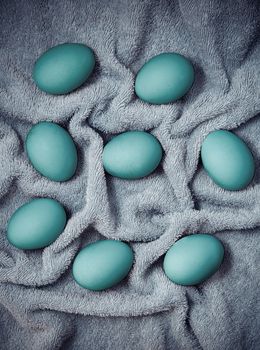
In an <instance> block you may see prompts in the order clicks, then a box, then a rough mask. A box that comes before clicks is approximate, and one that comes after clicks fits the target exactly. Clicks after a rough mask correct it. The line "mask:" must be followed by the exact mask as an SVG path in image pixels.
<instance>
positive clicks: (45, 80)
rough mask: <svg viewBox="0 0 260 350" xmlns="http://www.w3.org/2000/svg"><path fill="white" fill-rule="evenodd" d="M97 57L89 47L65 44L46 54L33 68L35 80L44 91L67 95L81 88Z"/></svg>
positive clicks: (53, 48)
mask: <svg viewBox="0 0 260 350" xmlns="http://www.w3.org/2000/svg"><path fill="white" fill-rule="evenodd" d="M94 66H95V56H94V53H93V51H92V49H90V48H89V47H88V46H86V45H83V44H74V43H65V44H61V45H57V46H54V47H52V48H51V49H49V50H47V51H46V52H44V53H43V54H42V55H41V56H40V57H39V58H38V60H37V61H36V63H35V65H34V68H33V79H34V81H35V83H36V85H37V86H38V88H39V89H40V90H42V91H45V92H47V93H49V94H54V95H60V94H67V93H69V92H71V91H73V90H75V89H77V88H78V87H79V86H81V85H82V84H83V83H85V81H86V80H87V79H88V77H89V76H90V75H91V73H92V71H93V69H94Z"/></svg>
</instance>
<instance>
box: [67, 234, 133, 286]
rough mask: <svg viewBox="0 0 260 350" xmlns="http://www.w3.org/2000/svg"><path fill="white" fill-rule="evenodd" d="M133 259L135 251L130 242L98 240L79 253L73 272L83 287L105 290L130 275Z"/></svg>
mask: <svg viewBox="0 0 260 350" xmlns="http://www.w3.org/2000/svg"><path fill="white" fill-rule="evenodd" d="M133 260H134V255H133V251H132V249H131V248H130V247H129V245H128V244H126V243H123V242H120V241H113V240H102V241H97V242H95V243H91V244H89V245H87V246H86V247H85V248H83V249H82V250H81V251H80V252H79V253H78V255H77V256H76V258H75V260H74V263H73V267H72V273H73V277H74V279H75V281H76V282H77V283H78V284H79V285H80V286H81V287H83V288H87V289H91V290H104V289H107V288H110V287H113V286H115V285H116V284H118V283H119V282H120V281H122V280H123V279H124V278H125V277H126V276H127V275H128V273H129V271H130V269H131V267H132V265H133Z"/></svg>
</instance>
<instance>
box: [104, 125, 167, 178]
mask: <svg viewBox="0 0 260 350" xmlns="http://www.w3.org/2000/svg"><path fill="white" fill-rule="evenodd" d="M161 159H162V147H161V144H160V142H159V141H158V140H157V139H156V138H155V137H154V136H153V135H151V134H149V133H147V132H144V131H127V132H124V133H122V134H120V135H118V136H115V137H114V138H112V140H111V141H109V142H108V143H107V144H106V145H105V147H104V151H103V165H104V168H105V170H106V171H107V172H108V173H109V174H111V175H113V176H116V177H120V178H122V179H139V178H142V177H144V176H147V175H149V174H151V173H152V172H153V171H154V170H155V169H156V168H157V166H158V165H159V163H160V161H161Z"/></svg>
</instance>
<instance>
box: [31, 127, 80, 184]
mask: <svg viewBox="0 0 260 350" xmlns="http://www.w3.org/2000/svg"><path fill="white" fill-rule="evenodd" d="M26 152H27V155H28V158H29V160H30V162H31V163H32V165H33V166H34V168H35V169H36V170H37V171H38V172H39V173H41V174H42V175H43V176H45V177H47V178H48V179H50V180H53V181H66V180H69V179H70V178H71V177H72V176H73V175H74V173H75V171H76V168H77V162H78V156H77V149H76V146H75V144H74V142H73V140H72V138H71V136H70V134H69V133H68V132H67V131H66V130H65V129H63V128H62V127H61V126H59V125H58V124H55V123H50V122H40V123H38V124H36V125H34V126H33V127H32V128H31V130H30V131H29V133H28V135H27V138H26Z"/></svg>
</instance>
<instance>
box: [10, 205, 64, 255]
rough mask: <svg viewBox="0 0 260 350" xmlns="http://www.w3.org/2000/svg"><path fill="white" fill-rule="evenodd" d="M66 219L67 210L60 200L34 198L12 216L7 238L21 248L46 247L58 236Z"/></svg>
mask: <svg viewBox="0 0 260 350" xmlns="http://www.w3.org/2000/svg"><path fill="white" fill-rule="evenodd" d="M66 221H67V218H66V213H65V210H64V208H63V206H62V205H61V204H60V203H59V202H57V201H56V200H54V199H50V198H37V199H33V200H32V201H30V202H28V203H26V204H24V205H22V206H21V207H20V208H18V209H17V210H16V211H15V212H14V214H13V215H12V216H11V218H10V220H9V222H8V227H7V239H8V241H9V242H10V243H11V244H12V245H14V246H15V247H17V248H20V249H39V248H44V247H47V246H48V245H50V244H51V243H52V242H54V241H55V240H56V239H57V238H58V236H59V235H60V234H61V233H62V231H63V230H64V227H65V225H66Z"/></svg>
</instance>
